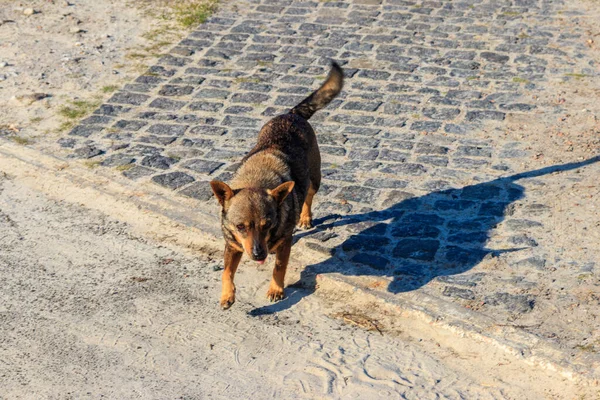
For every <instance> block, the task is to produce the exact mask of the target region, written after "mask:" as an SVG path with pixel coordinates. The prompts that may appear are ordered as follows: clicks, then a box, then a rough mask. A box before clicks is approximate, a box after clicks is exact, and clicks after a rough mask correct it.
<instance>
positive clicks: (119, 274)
mask: <svg viewBox="0 0 600 400" xmlns="http://www.w3.org/2000/svg"><path fill="white" fill-rule="evenodd" d="M0 232H1V234H0V293H1V296H2V300H1V301H0V380H1V381H2V384H1V385H0V386H1V389H0V399H33V398H35V399H40V398H52V399H67V398H111V399H117V398H118V399H130V398H140V399H141V398H143V399H165V398H185V399H204V398H229V399H248V398H255V399H263V398H265V399H266V398H282V399H292V398H310V399H318V398H360V399H375V398H385V399H394V398H398V399H400V398H406V399H435V398H448V399H461V398H469V399H522V398H528V399H538V398H539V399H559V398H566V399H571V398H575V396H576V394H577V393H579V389H578V388H577V387H575V386H574V385H573V384H572V383H570V382H568V381H565V380H561V379H558V378H557V377H555V376H552V375H549V374H548V373H543V374H542V373H540V372H539V371H537V372H536V371H534V370H532V369H531V368H528V367H527V366H525V365H520V364H519V363H518V362H515V361H514V360H510V359H508V358H506V357H505V356H502V355H498V354H495V353H493V352H492V351H488V350H486V349H485V348H483V349H479V348H478V346H477V345H473V346H470V347H469V348H463V349H461V350H460V352H457V351H456V350H453V349H447V348H444V347H443V346H440V345H439V344H436V342H435V341H431V340H424V339H419V337H418V332H405V333H403V332H394V331H392V330H387V329H385V328H384V327H383V326H381V327H380V328H381V329H382V332H379V331H378V329H380V328H374V327H373V326H369V325H368V324H367V325H365V324H363V323H361V320H360V317H359V316H358V315H356V314H355V315H350V314H340V312H339V311H340V309H339V308H336V307H337V306H336V304H340V303H339V299H337V300H338V302H332V301H330V300H329V299H327V298H325V297H322V296H308V297H306V298H305V299H303V300H302V301H301V302H300V303H299V304H298V305H297V306H296V307H293V308H291V309H289V310H285V311H282V312H279V313H277V314H271V315H260V313H256V311H255V310H256V309H257V308H260V307H262V306H264V305H266V304H267V301H266V298H265V296H264V295H265V293H266V289H267V285H268V277H269V274H270V271H269V270H268V268H261V269H257V268H256V266H255V265H254V264H249V263H245V264H243V265H242V266H241V268H240V272H239V276H238V279H237V284H238V292H239V293H238V302H237V303H236V307H234V308H233V309H231V310H229V311H227V312H224V311H222V310H220V308H219V307H218V304H217V299H218V295H219V289H220V282H219V275H220V273H219V272H218V271H215V268H214V266H215V265H217V264H216V263H214V262H213V261H211V256H210V255H198V254H197V253H196V254H194V253H192V252H191V251H189V250H188V249H185V248H177V247H172V246H170V245H167V244H161V243H154V242H151V241H149V240H147V239H145V238H142V237H140V236H137V235H136V234H134V233H133V232H132V230H131V229H130V227H129V226H128V225H127V224H126V223H123V222H119V221H116V220H114V219H112V218H110V217H108V216H106V215H104V214H101V213H99V212H96V211H90V210H88V209H86V208H84V207H82V206H80V205H76V204H69V203H67V202H65V201H56V200H52V199H50V198H48V197H46V196H44V195H42V194H41V193H38V192H35V191H33V190H32V189H30V188H28V187H27V186H25V185H23V184H21V183H20V182H19V181H18V179H13V178H11V177H10V176H3V177H2V178H0ZM342 304H343V302H342ZM384 329H385V330H384ZM415 334H416V336H415ZM486 351H487V354H484V353H485V352H486Z"/></svg>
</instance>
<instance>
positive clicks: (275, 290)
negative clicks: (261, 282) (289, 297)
mask: <svg viewBox="0 0 600 400" xmlns="http://www.w3.org/2000/svg"><path fill="white" fill-rule="evenodd" d="M283 297H284V296H283V288H280V287H275V286H271V287H270V288H269V291H268V292H267V298H268V299H269V300H270V301H279V300H283Z"/></svg>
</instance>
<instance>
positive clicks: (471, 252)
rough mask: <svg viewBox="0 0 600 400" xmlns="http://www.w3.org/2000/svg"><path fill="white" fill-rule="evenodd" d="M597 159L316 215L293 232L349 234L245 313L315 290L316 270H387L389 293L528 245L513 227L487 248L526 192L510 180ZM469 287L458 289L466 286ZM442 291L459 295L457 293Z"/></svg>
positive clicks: (279, 306) (284, 304)
mask: <svg viewBox="0 0 600 400" xmlns="http://www.w3.org/2000/svg"><path fill="white" fill-rule="evenodd" d="M598 161H600V156H596V157H593V158H590V159H588V160H585V161H581V162H576V163H568V164H563V165H556V166H550V167H546V168H541V169H538V170H534V171H530V172H524V173H519V174H515V175H512V176H508V177H504V178H499V179H495V180H493V181H489V182H484V183H480V184H476V185H470V186H465V187H463V188H460V189H450V190H443V191H436V192H432V193H430V194H427V195H425V196H421V197H412V198H408V199H406V200H404V201H402V202H399V203H397V204H394V205H392V206H391V207H388V208H387V209H384V210H380V211H371V212H367V213H363V214H354V215H347V216H340V215H329V216H326V217H324V218H322V219H320V220H316V221H315V225H317V228H316V229H314V230H313V231H309V232H303V233H300V234H298V235H296V239H300V238H302V237H310V236H313V235H316V234H319V233H320V232H324V231H328V230H331V229H333V230H339V229H340V228H341V227H345V228H344V229H347V230H350V231H351V232H352V233H354V234H353V235H352V236H350V237H349V238H347V239H346V240H345V241H344V242H343V243H342V244H340V245H339V246H337V247H336V248H335V249H334V250H333V254H334V255H333V256H332V257H331V258H329V259H327V260H325V261H323V262H321V263H319V264H315V265H309V266H307V267H306V268H305V270H304V271H303V272H302V275H301V279H300V281H298V282H296V283H295V284H292V285H290V286H289V287H288V288H287V289H286V299H284V300H283V301H281V302H279V303H276V304H273V305H269V306H266V307H261V308H258V309H256V310H254V311H253V312H252V314H253V315H260V314H269V313H273V312H277V311H281V310H283V309H286V308H289V307H291V306H293V305H294V304H296V303H297V302H299V301H300V300H301V299H302V298H303V297H305V296H307V295H309V294H311V293H312V292H313V291H314V289H315V284H316V280H315V277H316V275H318V274H322V273H329V272H337V273H341V274H344V275H349V276H388V277H393V280H392V282H391V283H390V284H389V286H388V291H389V292H391V293H394V294H396V293H402V292H408V291H412V290H415V289H418V288H420V287H422V286H423V285H426V284H427V283H428V282H430V281H431V280H432V279H434V278H436V277H439V279H441V280H444V279H448V277H451V276H452V275H457V274H461V273H463V272H466V271H469V270H470V269H472V268H473V267H475V266H476V265H477V264H479V262H481V261H482V260H483V259H484V258H485V257H486V256H488V255H499V254H501V253H505V252H512V251H518V250H522V249H525V248H528V247H532V246H535V245H536V243H535V241H534V240H533V239H531V238H529V237H528V236H527V235H520V236H513V237H511V240H510V241H511V244H513V245H514V247H513V248H510V249H503V250H493V249H488V248H486V242H487V240H488V238H489V236H490V233H491V231H492V230H493V229H494V228H495V227H496V225H498V224H499V223H500V222H502V221H503V219H504V218H505V217H506V216H510V215H512V212H513V208H514V207H513V206H512V204H513V203H514V202H515V201H516V200H519V199H521V198H523V197H525V190H524V188H523V187H522V186H520V185H518V184H517V183H515V182H516V181H518V180H519V179H524V178H536V177H541V176H544V175H548V174H551V173H555V172H560V171H568V170H572V169H577V168H580V167H583V166H586V165H589V164H593V163H595V162H598ZM507 224H511V225H515V226H512V227H509V228H519V229H525V230H527V228H528V226H527V224H535V222H534V221H528V220H519V219H510V220H508V221H507ZM532 226H533V225H532ZM532 226H529V228H531V227H532ZM480 275H481V274H479V275H478V274H471V275H470V276H469V277H465V278H464V279H465V280H468V279H471V280H473V281H474V282H475V283H476V280H477V279H481V276H480ZM454 279H456V277H455V278H454ZM465 283H468V282H465ZM455 290H457V291H460V290H464V289H460V288H455ZM464 291H465V290H464ZM468 292H469V291H465V294H466V293H468ZM449 295H452V296H457V297H461V293H452V294H449Z"/></svg>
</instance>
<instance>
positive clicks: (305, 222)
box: [298, 181, 317, 229]
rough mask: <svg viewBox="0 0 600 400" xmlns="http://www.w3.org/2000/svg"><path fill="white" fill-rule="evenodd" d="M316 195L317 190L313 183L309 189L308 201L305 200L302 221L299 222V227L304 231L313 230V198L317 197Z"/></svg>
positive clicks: (301, 215) (301, 214)
mask: <svg viewBox="0 0 600 400" xmlns="http://www.w3.org/2000/svg"><path fill="white" fill-rule="evenodd" d="M316 193H317V190H315V187H314V185H313V183H312V181H311V182H310V186H309V188H308V193H307V194H306V199H304V204H303V205H302V213H300V221H299V222H298V226H299V227H300V228H302V229H310V228H312V202H313V197H315V194H316Z"/></svg>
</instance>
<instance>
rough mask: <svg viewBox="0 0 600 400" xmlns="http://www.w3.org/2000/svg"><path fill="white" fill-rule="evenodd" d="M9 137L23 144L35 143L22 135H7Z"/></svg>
mask: <svg viewBox="0 0 600 400" xmlns="http://www.w3.org/2000/svg"><path fill="white" fill-rule="evenodd" d="M7 139H10V140H12V141H13V142H15V143H17V144H22V145H23V146H26V145H28V144H31V143H33V142H32V141H31V140H29V139H27V138H24V137H20V136H7Z"/></svg>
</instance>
